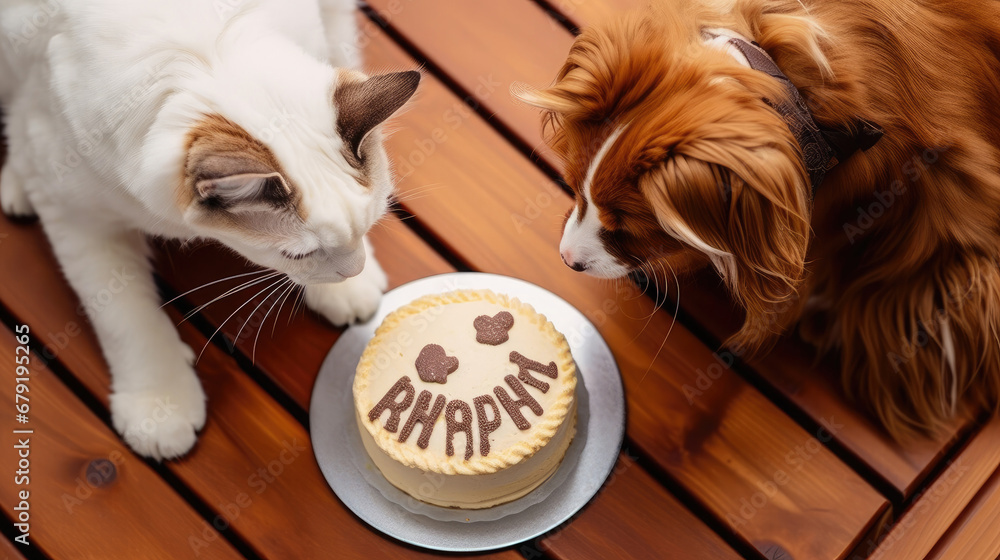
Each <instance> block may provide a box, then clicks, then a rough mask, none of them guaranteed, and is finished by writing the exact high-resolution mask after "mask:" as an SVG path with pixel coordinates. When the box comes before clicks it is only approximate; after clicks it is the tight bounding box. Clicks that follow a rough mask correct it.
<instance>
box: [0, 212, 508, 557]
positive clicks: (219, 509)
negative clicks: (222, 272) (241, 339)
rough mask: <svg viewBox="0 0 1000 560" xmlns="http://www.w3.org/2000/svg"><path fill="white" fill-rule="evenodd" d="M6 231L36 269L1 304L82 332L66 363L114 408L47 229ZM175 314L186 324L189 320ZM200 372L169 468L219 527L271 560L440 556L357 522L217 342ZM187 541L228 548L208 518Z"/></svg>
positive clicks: (189, 337)
mask: <svg viewBox="0 0 1000 560" xmlns="http://www.w3.org/2000/svg"><path fill="white" fill-rule="evenodd" d="M0 231H3V232H5V233H7V237H5V238H4V240H3V243H2V244H0V269H3V270H19V271H23V272H27V270H31V271H32V272H33V275H32V276H27V275H25V274H16V275H10V277H9V278H8V281H6V282H3V283H2V284H0V301H3V302H4V304H5V305H6V306H7V307H8V309H9V310H10V311H11V312H12V313H13V314H14V315H15V316H16V317H17V318H18V319H19V320H20V321H23V322H25V323H28V324H29V325H30V326H31V328H32V331H33V332H36V333H38V335H39V337H40V339H41V340H50V339H51V340H58V337H52V336H49V335H50V334H53V333H59V332H65V329H66V325H68V324H70V323H75V324H76V325H77V327H78V328H79V332H77V334H76V335H74V336H72V337H70V338H69V339H68V342H67V343H66V344H65V346H64V347H63V348H62V349H61V350H60V351H59V353H58V358H59V360H60V362H62V363H63V364H64V365H65V366H66V367H67V368H68V369H69V370H70V371H71V372H72V373H73V375H74V376H75V377H76V378H77V379H78V380H79V381H80V382H81V383H82V384H83V385H84V386H85V387H86V388H87V390H89V391H90V392H91V393H92V394H93V395H94V396H96V397H97V399H99V400H100V402H101V403H102V404H103V405H104V406H105V407H106V406H107V396H108V392H107V390H108V372H107V366H106V365H105V363H104V361H103V359H102V358H101V357H100V354H99V352H98V351H97V350H96V348H97V346H96V342H93V341H94V338H93V335H92V333H91V329H90V326H89V323H88V322H87V321H86V320H85V319H83V318H82V317H80V316H79V315H78V314H77V313H76V308H77V303H76V298H75V296H74V295H73V293H72V291H71V290H70V288H69V286H68V285H67V284H66V283H65V281H64V280H63V278H62V277H61V275H60V273H59V270H58V267H57V266H56V264H55V260H54V257H53V256H52V254H51V251H50V250H49V248H48V246H47V243H46V241H45V239H44V237H43V236H42V235H41V231H40V230H39V228H38V227H37V226H35V225H28V226H23V225H14V224H11V223H10V221H9V220H7V219H6V218H0ZM28 263H33V266H32V267H30V268H29V267H27V266H26V265H27V264H28ZM168 309H169V310H170V312H171V313H172V317H173V318H174V320H175V322H179V321H180V319H181V315H180V314H179V313H178V312H176V311H175V310H174V309H173V308H168ZM179 331H180V333H181V338H182V339H183V340H184V341H185V342H186V343H187V344H188V345H190V346H191V347H192V348H194V349H196V351H198V350H200V349H201V348H202V347H203V346H204V345H205V337H204V336H203V335H202V334H201V333H199V332H198V331H197V330H196V329H195V328H194V327H192V326H191V324H190V323H183V324H181V326H180V328H179ZM74 332H76V331H75V329H74ZM53 344H54V343H53ZM83 346H85V347H87V348H86V349H84V348H80V347H83ZM197 370H198V373H199V377H200V379H201V381H202V384H203V386H204V388H205V391H206V394H207V395H208V403H209V404H208V422H207V423H206V426H205V428H204V429H203V430H202V432H201V434H200V436H199V441H198V444H197V445H196V446H195V448H194V450H193V451H192V452H191V453H189V454H188V455H186V456H185V457H184V458H182V459H180V460H176V461H168V462H166V463H165V465H166V466H167V468H168V469H169V470H170V471H171V472H172V473H174V474H175V475H176V476H177V477H178V478H179V479H180V480H181V482H182V483H183V484H185V485H186V486H187V487H188V488H190V490H191V491H192V492H194V493H195V494H196V495H197V496H198V497H199V498H200V499H201V500H202V501H203V502H204V503H206V504H208V505H209V507H211V508H212V509H213V517H212V522H213V524H214V523H217V524H218V525H217V527H220V528H221V529H220V530H221V531H222V532H223V533H225V532H226V531H234V532H235V533H236V534H237V535H238V536H239V537H240V538H241V539H244V540H245V541H246V542H248V543H251V545H252V547H253V548H254V550H255V551H256V552H257V553H258V554H261V555H262V556H265V557H271V558H289V557H294V558H313V557H318V556H321V555H324V554H327V553H328V552H329V551H331V550H336V551H337V554H338V557H341V558H358V559H363V558H364V559H370V558H371V557H372V555H374V556H376V557H392V558H397V557H400V558H404V557H429V556H432V554H430V553H428V552H423V551H417V550H415V549H412V548H410V547H408V546H405V545H402V544H399V543H397V542H396V541H393V540H390V539H385V538H381V537H377V536H375V535H373V533H372V532H371V530H370V529H369V528H368V527H367V526H366V525H365V524H363V523H362V522H361V521H359V520H358V519H357V518H355V517H354V516H353V515H352V514H351V513H350V512H349V511H348V510H347V509H346V508H345V507H344V505H343V504H341V503H340V501H339V500H337V498H336V496H335V495H334V494H333V492H332V491H330V489H329V487H328V486H327V484H326V481H325V480H324V479H323V477H322V474H321V473H320V471H319V467H318V466H317V465H316V462H315V460H314V459H313V456H312V451H311V450H310V448H309V437H308V433H307V432H306V430H305V428H303V426H302V425H301V424H299V423H298V422H297V421H296V420H295V419H294V418H293V417H292V416H291V415H290V414H289V413H288V412H287V411H285V410H284V409H283V408H282V407H281V406H280V405H278V403H277V402H275V400H274V399H273V398H272V397H271V396H270V395H268V394H267V393H266V392H265V391H264V390H263V389H261V387H260V386H259V385H257V384H256V383H255V382H254V381H253V380H251V379H250V378H249V377H248V376H247V375H246V374H245V373H244V372H243V371H242V370H241V369H240V368H239V366H238V365H237V364H236V362H235V361H234V360H233V359H232V358H230V357H229V356H226V355H225V354H224V353H223V352H222V351H221V350H220V349H219V348H218V347H216V346H214V345H210V346H208V348H207V349H206V351H205V353H204V355H203V356H202V358H201V361H200V362H199V363H198V365H197ZM129 456H130V457H132V458H134V456H132V455H129ZM83 534H84V535H86V533H83ZM189 540H190V541H191V542H192V543H193V548H192V546H189ZM182 544H183V546H184V548H185V549H186V550H189V551H191V552H192V555H193V553H194V552H195V551H197V552H199V553H201V554H202V556H201V557H205V556H206V555H209V554H211V553H214V552H215V549H216V547H225V546H227V545H226V541H225V539H224V538H221V536H220V533H219V531H217V530H216V529H215V528H213V526H211V525H209V524H208V523H206V522H204V521H202V522H201V524H200V526H199V527H197V530H192V531H189V532H188V533H186V534H185V538H184V541H183V543H182ZM178 557H186V556H178ZM487 557H490V558H494V557H495V558H505V559H507V560H513V559H514V558H517V557H518V555H517V554H516V553H513V552H510V551H508V552H499V553H497V554H494V555H488V556H487Z"/></svg>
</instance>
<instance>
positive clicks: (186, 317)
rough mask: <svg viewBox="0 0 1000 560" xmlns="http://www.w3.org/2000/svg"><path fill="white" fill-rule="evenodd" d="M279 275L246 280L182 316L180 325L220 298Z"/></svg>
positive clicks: (275, 273)
mask: <svg viewBox="0 0 1000 560" xmlns="http://www.w3.org/2000/svg"><path fill="white" fill-rule="evenodd" d="M281 274H282V273H280V272H277V271H275V272H272V273H270V274H267V275H265V276H262V277H260V278H254V279H252V280H248V281H247V282H244V283H243V284H240V285H239V286H236V287H235V288H232V289H230V290H228V291H227V292H225V293H224V294H222V295H220V296H218V297H216V298H215V299H213V300H212V301H209V302H208V303H204V304H202V305H199V306H198V307H196V308H195V309H193V310H191V311H189V312H188V313H187V315H184V318H183V319H181V323H183V322H184V321H187V320H188V319H190V318H191V317H192V316H194V315H195V314H196V313H199V312H201V310H202V309H205V308H206V307H208V306H209V305H212V304H213V303H215V302H217V301H219V300H220V299H222V298H225V297H229V296H231V295H233V294H235V293H236V292H241V291H243V290H245V289H247V288H249V287H251V286H255V285H257V284H260V283H261V282H267V281H268V280H270V279H272V278H274V277H275V276H279V275H281ZM178 324H180V323H178Z"/></svg>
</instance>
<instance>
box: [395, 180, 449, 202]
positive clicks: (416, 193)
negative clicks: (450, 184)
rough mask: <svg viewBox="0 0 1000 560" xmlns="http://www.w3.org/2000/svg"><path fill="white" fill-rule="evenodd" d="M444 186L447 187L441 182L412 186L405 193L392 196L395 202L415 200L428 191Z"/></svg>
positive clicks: (437, 189)
mask: <svg viewBox="0 0 1000 560" xmlns="http://www.w3.org/2000/svg"><path fill="white" fill-rule="evenodd" d="M444 188H447V185H445V184H443V183H431V184H428V185H422V186H419V187H414V188H412V189H409V190H408V191H406V192H405V193H402V195H396V196H395V197H394V198H395V202H397V203H400V202H409V201H411V200H416V199H418V198H422V197H425V196H427V194H428V193H432V192H434V191H439V190H441V189H444Z"/></svg>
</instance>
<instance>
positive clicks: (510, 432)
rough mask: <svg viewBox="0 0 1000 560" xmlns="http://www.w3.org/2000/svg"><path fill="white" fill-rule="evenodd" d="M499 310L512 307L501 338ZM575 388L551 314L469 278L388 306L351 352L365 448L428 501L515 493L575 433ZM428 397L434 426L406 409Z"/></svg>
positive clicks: (453, 502)
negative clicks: (472, 284)
mask: <svg viewBox="0 0 1000 560" xmlns="http://www.w3.org/2000/svg"><path fill="white" fill-rule="evenodd" d="M504 311H506V312H508V313H510V315H511V316H512V317H513V325H512V326H510V328H509V330H507V332H506V335H507V337H506V338H507V339H506V340H502V339H503V338H504V333H503V331H504V330H506V329H507V323H508V322H509V321H508V317H505V316H504V315H498V313H501V312H504ZM484 316H485V317H486V318H489V319H490V321H487V320H485V319H484V318H483V317H484ZM477 318H478V319H479V321H478V322H477ZM493 319H496V320H493ZM477 336H478V337H479V340H477ZM484 337H485V338H484ZM480 340H485V341H486V342H481V341H480ZM434 345H438V346H439V348H436V347H434ZM442 350H443V352H442ZM456 359H457V367H454V366H455V361H454V360H456ZM418 361H419V362H422V364H421V367H420V368H418V367H417V364H418ZM418 369H421V371H418ZM553 375H554V378H553V377H552V376H553ZM404 377H405V378H407V379H403V378H404ZM441 380H443V383H442V382H440V381H441ZM411 387H412V388H411ZM542 389H545V390H544V391H543V390H542ZM575 389H576V366H575V364H574V362H573V358H572V355H571V354H570V352H569V347H568V345H567V343H566V340H565V338H564V337H563V336H562V334H560V333H559V332H558V331H556V330H555V327H554V326H553V325H552V323H551V322H549V321H548V320H547V319H546V318H545V317H544V316H543V315H540V314H538V313H536V312H535V311H534V309H533V308H532V307H531V306H529V305H526V304H523V303H521V302H520V301H518V300H517V299H515V298H509V297H507V296H504V295H498V294H495V293H493V292H491V291H489V290H466V291H458V292H451V293H447V294H441V295H434V296H426V297H423V298H420V299H418V300H416V301H414V302H412V303H410V304H409V305H406V306H404V307H402V308H400V309H398V310H396V311H395V312H393V313H391V314H390V315H389V316H388V317H386V319H385V321H383V323H382V325H380V326H379V328H378V329H377V330H376V333H375V337H374V338H373V339H372V341H371V342H370V343H369V345H368V347H367V348H366V349H365V352H364V353H363V355H362V357H361V361H360V363H359V364H358V369H357V374H356V376H355V381H354V398H355V407H356V411H357V419H358V426H359V429H360V431H361V435H362V440H363V441H364V443H365V448H366V450H367V451H368V453H369V455H370V456H371V458H372V460H373V462H374V463H375V465H376V466H377V467H378V468H379V469H380V470H381V471H382V474H383V475H384V476H385V477H386V479H387V480H388V481H389V482H391V483H392V484H394V485H395V486H397V487H399V488H400V489H402V490H403V491H405V492H407V493H409V494H410V495H412V496H414V497H416V498H418V499H421V500H423V501H426V502H429V503H434V504H437V505H444V506H450V507H461V508H480V507H490V506H492V505H496V504H499V503H503V502H506V501H510V500H513V499H516V498H519V497H521V496H523V495H524V494H526V493H528V492H530V491H531V490H532V489H534V488H535V487H537V486H538V485H539V484H541V483H542V482H544V481H545V480H546V479H547V478H548V477H549V476H550V475H551V474H552V473H553V472H555V469H556V468H557V467H558V465H559V463H560V461H561V460H562V458H563V455H564V454H565V451H566V448H567V447H568V446H569V443H570V441H571V440H572V437H573V435H574V433H575V420H576V401H575V398H574V392H575ZM425 391H426V392H427V394H423V393H424V392H425ZM505 400H507V401H518V400H520V401H521V402H520V403H518V402H513V403H511V402H507V403H506V404H505V402H504V401H505ZM450 403H452V404H450ZM462 403H465V404H464V405H463V404H462ZM477 404H478V405H479V406H477ZM404 405H405V406H404ZM421 405H423V406H422V408H421ZM435 408H437V409H438V410H440V412H439V413H438V414H437V417H436V420H435V421H434V422H433V423H432V425H431V426H427V427H425V426H423V423H421V422H416V423H413V422H411V416H413V415H414V413H415V412H414V411H417V410H418V409H421V410H422V411H423V412H424V413H426V412H427V411H429V412H431V413H432V414H433V412H434V411H435ZM373 409H375V411H374V412H373ZM539 409H540V410H541V414H540V415H539V414H536V412H535V411H537V410H539ZM495 412H499V415H496V414H495ZM417 414H418V416H419V412H418V413H417ZM467 414H468V415H469V416H470V417H469V418H466V415H467ZM394 416H395V425H394V421H393V417H394ZM446 416H448V417H449V418H450V420H451V428H453V430H449V421H448V420H446ZM497 417H498V418H499V419H500V422H499V426H495V424H496V422H495V419H496V418H497ZM490 421H493V422H492V423H491V422H490ZM467 422H468V423H467ZM408 424H409V427H410V428H412V429H411V430H410V433H408V434H407V433H406V431H407V430H406V428H407V426H408ZM519 424H520V427H519ZM494 426H495V429H494ZM470 428H471V429H470ZM522 428H525V429H522ZM491 429H492V431H491ZM450 431H451V432H454V433H453V435H452V437H451V443H452V446H453V454H452V455H448V454H447V452H446V450H447V441H446V439H447V438H446V436H447V435H448V433H449V432H450ZM470 432H471V441H470V439H469V433H470ZM401 435H403V436H405V441H402V442H400V441H399V439H400V436H401ZM422 435H423V436H424V438H425V442H426V446H421V445H420V443H421V436H422ZM484 435H485V436H486V439H487V440H488V445H489V449H488V452H487V453H485V454H483V451H485V449H484V448H483V446H482V442H483V436H484ZM426 436H429V438H428V437H426ZM470 443H471V449H470V448H469V447H468V446H469V444H470ZM467 451H471V454H470V456H469V457H468V459H466V454H467Z"/></svg>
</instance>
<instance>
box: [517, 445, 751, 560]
mask: <svg viewBox="0 0 1000 560" xmlns="http://www.w3.org/2000/svg"><path fill="white" fill-rule="evenodd" d="M622 525H624V526H625V527H629V528H631V529H632V530H631V531H628V532H615V533H611V532H609V528H612V527H617V526H622ZM700 525H701V522H700V521H698V520H697V519H696V518H695V517H694V516H693V515H692V514H691V513H689V512H688V511H687V510H686V509H685V508H684V507H683V506H682V505H681V504H680V503H679V502H678V501H677V499H676V498H674V497H673V496H672V495H671V494H669V493H668V492H667V491H666V490H664V489H663V488H662V487H660V486H659V485H658V484H657V483H656V481H655V480H653V479H652V478H651V477H650V476H649V474H647V473H646V472H645V471H643V470H642V467H639V466H638V465H636V463H635V461H634V459H632V458H631V457H629V455H628V454H626V453H623V454H622V455H621V456H620V457H619V458H618V463H617V464H616V465H615V469H614V471H613V472H612V473H611V476H610V477H609V478H608V481H607V483H605V485H604V487H603V488H602V489H601V491H600V493H599V494H598V495H597V497H596V498H594V501H593V502H592V503H591V504H590V505H589V506H588V507H587V508H586V509H584V510H583V511H582V512H581V513H579V514H578V515H577V516H576V519H574V520H573V522H572V523H570V524H569V525H567V526H566V528H565V529H563V530H562V531H561V532H558V533H556V534H554V535H551V536H544V535H543V537H544V538H543V539H540V542H539V540H536V541H535V542H529V543H525V544H524V545H522V546H520V547H519V551H520V552H521V554H523V555H524V556H525V558H528V559H531V558H536V557H537V556H538V554H540V553H544V554H547V555H549V556H554V557H557V558H711V559H712V560H722V559H725V558H740V556H739V555H738V554H736V552H734V551H733V550H732V549H731V548H730V547H729V546H728V545H726V544H725V543H724V542H722V539H720V538H719V537H717V536H715V535H711V537H709V538H706V536H705V531H703V530H698V531H692V527H698V526H700ZM651 536H656V538H650V537H651ZM664 542H666V543H669V548H666V547H665V546H664Z"/></svg>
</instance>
